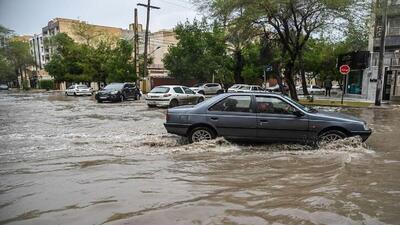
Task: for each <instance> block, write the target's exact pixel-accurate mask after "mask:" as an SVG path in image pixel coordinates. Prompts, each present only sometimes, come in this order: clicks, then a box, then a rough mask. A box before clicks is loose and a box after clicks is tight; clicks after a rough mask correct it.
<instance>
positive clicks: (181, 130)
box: [164, 123, 190, 136]
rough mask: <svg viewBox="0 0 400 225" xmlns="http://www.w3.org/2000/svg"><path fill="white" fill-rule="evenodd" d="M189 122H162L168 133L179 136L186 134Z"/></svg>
mask: <svg viewBox="0 0 400 225" xmlns="http://www.w3.org/2000/svg"><path fill="white" fill-rule="evenodd" d="M189 126H190V125H189V124H180V123H164V127H165V129H167V132H168V133H171V134H177V135H180V136H186V135H187V132H188V130H189Z"/></svg>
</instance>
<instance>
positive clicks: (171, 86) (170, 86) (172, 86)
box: [155, 85, 186, 88]
mask: <svg viewBox="0 0 400 225" xmlns="http://www.w3.org/2000/svg"><path fill="white" fill-rule="evenodd" d="M156 87H169V88H174V87H186V86H183V85H160V86H156ZM156 87H155V88H156Z"/></svg>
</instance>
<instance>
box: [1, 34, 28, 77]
mask: <svg viewBox="0 0 400 225" xmlns="http://www.w3.org/2000/svg"><path fill="white" fill-rule="evenodd" d="M5 52H6V53H5V54H6V56H7V58H8V60H9V62H11V64H12V65H13V68H14V72H15V73H14V74H15V77H14V79H17V78H18V76H21V81H22V82H24V81H27V77H24V76H23V74H24V72H26V68H27V67H28V66H29V65H32V64H33V58H32V55H31V54H30V47H29V44H28V43H27V42H23V41H19V40H16V39H11V40H10V41H9V42H8V44H7V47H6V49H5Z"/></svg>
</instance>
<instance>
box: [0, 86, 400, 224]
mask: <svg viewBox="0 0 400 225" xmlns="http://www.w3.org/2000/svg"><path fill="white" fill-rule="evenodd" d="M329 110H338V109H329ZM165 111H166V110H165V109H148V108H147V106H146V105H145V103H144V102H143V101H142V100H141V101H127V102H123V103H111V104H109V103H103V104H98V103H96V102H95V101H94V100H93V99H92V98H91V97H65V96H63V95H61V94H48V93H42V94H15V93H14V94H6V93H1V94H0V224H38V225H39V224H40V225H46V224H49V225H54V224H74V225H76V224H140V225H141V224H152V225H154V224H160V225H161V224H162V225H169V224H170V225H175V224H182V225H183V224H198V225H199V224H229V225H234V224H235V225H236V224H243V225H250V224H294V225H297V224H360V225H361V224H368V225H370V224H400V117H399V115H400V107H398V106H397V107H396V106H393V107H392V108H390V109H345V110H343V112H346V113H349V114H352V115H356V116H358V117H361V118H362V119H364V120H366V121H367V122H368V123H369V124H370V127H371V128H373V130H374V133H373V134H372V136H371V137H370V139H369V140H368V141H367V142H366V144H365V145H363V144H361V143H360V142H359V141H358V140H357V139H355V138H352V139H349V140H345V141H342V142H339V143H335V144H334V145H331V146H327V147H325V148H323V149H311V148H310V147H307V146H301V145H295V144H292V145H284V144H262V145H260V144H257V145H254V146H252V145H249V144H237V143H230V142H227V141H225V140H224V139H217V140H214V141H210V142H206V143H195V144H187V143H186V141H185V140H184V139H182V138H180V137H178V136H174V135H170V134H167V133H166V131H165V129H164V127H163V122H164V121H165Z"/></svg>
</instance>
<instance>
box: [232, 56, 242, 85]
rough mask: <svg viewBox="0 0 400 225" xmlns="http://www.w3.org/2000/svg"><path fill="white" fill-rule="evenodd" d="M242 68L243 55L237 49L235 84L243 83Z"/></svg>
mask: <svg viewBox="0 0 400 225" xmlns="http://www.w3.org/2000/svg"><path fill="white" fill-rule="evenodd" d="M242 70H243V56H242V51H241V50H237V51H235V71H234V74H235V82H236V83H237V84H241V83H243V78H242Z"/></svg>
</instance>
